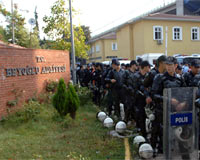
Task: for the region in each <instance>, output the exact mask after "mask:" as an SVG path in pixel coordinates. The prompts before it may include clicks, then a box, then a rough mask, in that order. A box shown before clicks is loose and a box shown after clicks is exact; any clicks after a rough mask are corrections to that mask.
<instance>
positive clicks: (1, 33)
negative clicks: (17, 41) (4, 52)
mask: <svg viewBox="0 0 200 160" xmlns="http://www.w3.org/2000/svg"><path fill="white" fill-rule="evenodd" d="M0 40H2V41H4V42H7V39H6V30H5V29H4V28H3V27H2V26H0Z"/></svg>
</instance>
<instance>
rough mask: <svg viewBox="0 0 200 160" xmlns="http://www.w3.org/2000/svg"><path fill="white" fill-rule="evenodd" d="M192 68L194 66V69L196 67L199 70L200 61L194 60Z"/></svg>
mask: <svg viewBox="0 0 200 160" xmlns="http://www.w3.org/2000/svg"><path fill="white" fill-rule="evenodd" d="M191 66H194V67H196V68H199V67H200V60H198V59H194V60H193V61H192V62H191Z"/></svg>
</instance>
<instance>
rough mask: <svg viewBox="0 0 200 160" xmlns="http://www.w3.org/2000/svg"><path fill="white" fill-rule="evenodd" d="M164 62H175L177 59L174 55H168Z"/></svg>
mask: <svg viewBox="0 0 200 160" xmlns="http://www.w3.org/2000/svg"><path fill="white" fill-rule="evenodd" d="M165 63H166V64H176V63H177V60H176V58H175V57H172V56H169V57H167V59H166V61H165Z"/></svg>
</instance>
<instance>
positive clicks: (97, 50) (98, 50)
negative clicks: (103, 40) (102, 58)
mask: <svg viewBox="0 0 200 160" xmlns="http://www.w3.org/2000/svg"><path fill="white" fill-rule="evenodd" d="M96 52H100V46H99V44H96Z"/></svg>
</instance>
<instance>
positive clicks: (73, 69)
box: [69, 0, 76, 84]
mask: <svg viewBox="0 0 200 160" xmlns="http://www.w3.org/2000/svg"><path fill="white" fill-rule="evenodd" d="M69 12H70V26H71V56H72V61H71V62H72V78H73V84H76V67H75V64H76V60H75V47H74V31H73V24H72V6H71V0H69Z"/></svg>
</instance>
